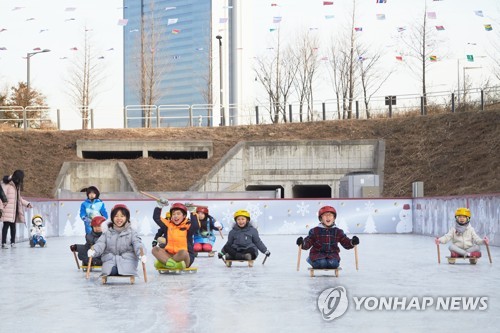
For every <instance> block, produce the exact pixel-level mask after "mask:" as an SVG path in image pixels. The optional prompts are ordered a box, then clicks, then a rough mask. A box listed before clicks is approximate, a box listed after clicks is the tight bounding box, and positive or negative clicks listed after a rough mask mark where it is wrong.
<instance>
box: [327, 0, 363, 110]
mask: <svg viewBox="0 0 500 333" xmlns="http://www.w3.org/2000/svg"><path fill="white" fill-rule="evenodd" d="M352 4H353V6H352V11H351V16H350V21H349V22H348V24H346V25H345V27H346V28H347V31H346V32H344V33H343V34H339V35H338V36H337V40H332V47H331V49H330V55H329V65H330V77H331V80H332V83H333V88H334V92H335V96H336V98H337V113H338V117H339V119H340V118H341V117H342V118H343V119H345V118H352V105H353V101H354V95H355V92H356V84H357V82H356V70H357V66H358V62H357V61H356V59H355V49H356V45H357V37H356V0H353V2H352Z"/></svg>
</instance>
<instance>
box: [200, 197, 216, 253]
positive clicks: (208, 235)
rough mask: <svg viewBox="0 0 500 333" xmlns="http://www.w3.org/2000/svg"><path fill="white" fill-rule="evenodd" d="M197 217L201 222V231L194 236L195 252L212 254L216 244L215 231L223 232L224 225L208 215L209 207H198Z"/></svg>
mask: <svg viewBox="0 0 500 333" xmlns="http://www.w3.org/2000/svg"><path fill="white" fill-rule="evenodd" d="M196 215H197V216H198V221H199V222H200V229H199V230H198V232H197V233H196V234H194V252H212V249H213V246H214V243H215V235H214V233H213V230H215V229H217V230H221V229H222V224H220V223H219V222H218V221H217V220H215V218H214V217H213V216H211V215H209V214H208V207H205V206H197V207H196Z"/></svg>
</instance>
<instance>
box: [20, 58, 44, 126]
mask: <svg viewBox="0 0 500 333" xmlns="http://www.w3.org/2000/svg"><path fill="white" fill-rule="evenodd" d="M45 52H50V50H49V49H43V50H41V51H36V52H28V53H26V106H29V105H28V104H29V102H30V59H31V57H32V56H34V55H35V54H38V53H45ZM23 126H24V130H25V131H26V128H27V123H26V107H25V108H24V109H23Z"/></svg>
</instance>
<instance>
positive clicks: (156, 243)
mask: <svg viewBox="0 0 500 333" xmlns="http://www.w3.org/2000/svg"><path fill="white" fill-rule="evenodd" d="M156 245H158V242H157V241H156V239H155V240H154V241H153V242H151V246H152V247H155V246H156Z"/></svg>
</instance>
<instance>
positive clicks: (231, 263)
mask: <svg viewBox="0 0 500 333" xmlns="http://www.w3.org/2000/svg"><path fill="white" fill-rule="evenodd" d="M225 262H226V266H227V267H231V266H232V265H233V262H246V263H248V267H253V262H254V260H227V259H226V261H225Z"/></svg>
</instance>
